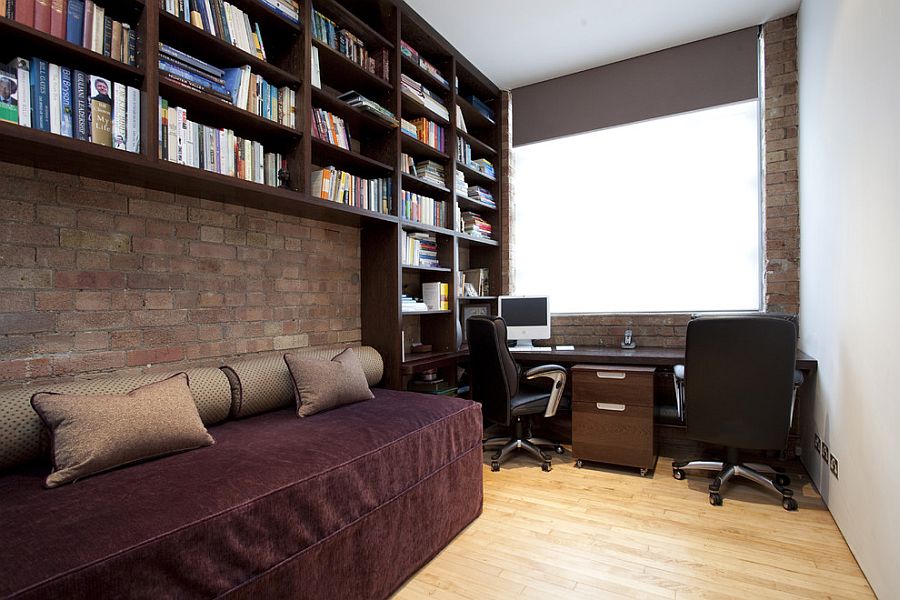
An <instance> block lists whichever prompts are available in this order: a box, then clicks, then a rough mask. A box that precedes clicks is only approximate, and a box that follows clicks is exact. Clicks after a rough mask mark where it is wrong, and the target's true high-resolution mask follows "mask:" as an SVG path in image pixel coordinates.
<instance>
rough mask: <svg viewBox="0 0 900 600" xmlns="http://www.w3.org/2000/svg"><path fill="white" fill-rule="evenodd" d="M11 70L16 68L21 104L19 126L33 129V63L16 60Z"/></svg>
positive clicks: (21, 59) (12, 63)
mask: <svg viewBox="0 0 900 600" xmlns="http://www.w3.org/2000/svg"><path fill="white" fill-rule="evenodd" d="M9 66H10V70H12V69H13V68H15V73H16V80H17V83H18V85H17V86H16V87H17V88H18V89H17V93H16V96H17V98H18V103H19V125H21V126H22V127H31V63H30V62H29V61H28V59H25V58H21V57H20V58H15V59H13V61H12V62H10V63H9Z"/></svg>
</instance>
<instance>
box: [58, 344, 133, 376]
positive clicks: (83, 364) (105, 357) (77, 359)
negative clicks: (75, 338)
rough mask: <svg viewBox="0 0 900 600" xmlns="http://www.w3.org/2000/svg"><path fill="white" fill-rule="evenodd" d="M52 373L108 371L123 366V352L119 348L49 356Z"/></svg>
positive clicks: (67, 373) (68, 373)
mask: <svg viewBox="0 0 900 600" xmlns="http://www.w3.org/2000/svg"><path fill="white" fill-rule="evenodd" d="M50 360H51V364H52V366H53V374H54V375H70V374H77V373H90V372H96V371H109V370H112V369H117V368H119V367H124V366H125V353H124V352H122V351H120V350H112V351H108V352H90V353H74V352H73V353H69V354H64V355H56V356H53V357H51V359H50Z"/></svg>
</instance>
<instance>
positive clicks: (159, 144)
mask: <svg viewBox="0 0 900 600" xmlns="http://www.w3.org/2000/svg"><path fill="white" fill-rule="evenodd" d="M157 114H158V115H159V129H158V130H157V131H156V148H157V151H158V154H159V158H167V157H165V156H163V155H162V147H163V99H162V98H160V99H159V105H158V106H157ZM167 118H168V115H167Z"/></svg>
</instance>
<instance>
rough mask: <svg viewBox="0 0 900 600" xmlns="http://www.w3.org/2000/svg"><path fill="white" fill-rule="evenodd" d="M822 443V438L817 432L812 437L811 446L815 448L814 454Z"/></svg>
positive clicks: (818, 450)
mask: <svg viewBox="0 0 900 600" xmlns="http://www.w3.org/2000/svg"><path fill="white" fill-rule="evenodd" d="M821 445H822V439H821V438H820V437H819V434H818V433H817V434H816V437H815V438H813V448H815V449H816V454H818V453H819V452H820V447H821Z"/></svg>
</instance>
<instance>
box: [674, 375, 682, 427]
mask: <svg viewBox="0 0 900 600" xmlns="http://www.w3.org/2000/svg"><path fill="white" fill-rule="evenodd" d="M672 374H673V375H674V379H675V410H676V413H677V417H678V420H679V421H681V422H682V423H683V422H684V365H675V366H674V367H672Z"/></svg>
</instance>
